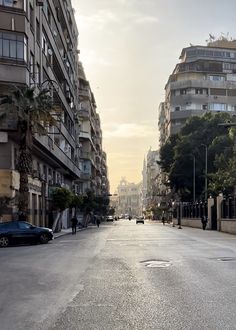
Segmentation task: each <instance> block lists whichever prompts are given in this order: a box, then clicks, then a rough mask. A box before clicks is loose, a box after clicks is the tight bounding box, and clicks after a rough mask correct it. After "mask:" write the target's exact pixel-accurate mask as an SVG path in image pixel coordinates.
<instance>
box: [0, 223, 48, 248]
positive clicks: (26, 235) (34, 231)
mask: <svg viewBox="0 0 236 330" xmlns="http://www.w3.org/2000/svg"><path fill="white" fill-rule="evenodd" d="M52 239H53V231H52V229H49V228H44V227H37V226H34V225H32V224H31V223H29V222H26V221H9V222H2V223H0V247H7V246H8V245H10V244H17V243H18V244H23V243H41V244H47V243H48V242H49V241H50V240H52Z"/></svg>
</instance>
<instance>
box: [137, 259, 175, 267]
mask: <svg viewBox="0 0 236 330" xmlns="http://www.w3.org/2000/svg"><path fill="white" fill-rule="evenodd" d="M141 264H144V265H145V266H146V267H148V268H167V267H169V266H170V265H171V263H170V261H168V260H145V261H141Z"/></svg>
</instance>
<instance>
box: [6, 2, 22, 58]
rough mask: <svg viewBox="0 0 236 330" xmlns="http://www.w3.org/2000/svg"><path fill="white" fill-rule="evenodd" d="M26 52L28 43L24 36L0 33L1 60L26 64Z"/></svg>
mask: <svg viewBox="0 0 236 330" xmlns="http://www.w3.org/2000/svg"><path fill="white" fill-rule="evenodd" d="M0 1H1V0H0ZM26 51H27V41H26V38H25V37H24V36H23V35H19V34H14V33H5V32H0V58H5V59H10V60H17V61H25V62H26V60H27V52H26Z"/></svg>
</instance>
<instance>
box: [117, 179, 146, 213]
mask: <svg viewBox="0 0 236 330" xmlns="http://www.w3.org/2000/svg"><path fill="white" fill-rule="evenodd" d="M141 186H142V185H141V184H135V183H129V182H127V181H126V179H124V178H123V179H121V181H120V184H119V185H118V187H117V195H118V197H117V200H118V201H117V210H116V214H117V215H121V214H123V215H125V214H128V215H131V216H138V215H141V214H142V203H141V192H142V187H141Z"/></svg>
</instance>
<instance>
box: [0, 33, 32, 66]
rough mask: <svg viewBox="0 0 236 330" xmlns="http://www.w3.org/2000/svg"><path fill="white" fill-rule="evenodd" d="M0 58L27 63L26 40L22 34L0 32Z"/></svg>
mask: <svg viewBox="0 0 236 330" xmlns="http://www.w3.org/2000/svg"><path fill="white" fill-rule="evenodd" d="M0 57H2V58H7V59H15V60H21V61H25V62H26V61H27V41H26V38H25V37H24V36H23V35H20V34H14V33H5V32H0Z"/></svg>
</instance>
